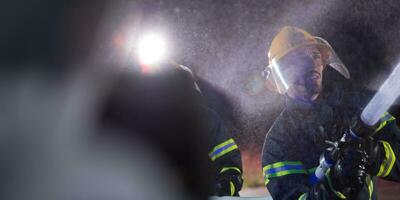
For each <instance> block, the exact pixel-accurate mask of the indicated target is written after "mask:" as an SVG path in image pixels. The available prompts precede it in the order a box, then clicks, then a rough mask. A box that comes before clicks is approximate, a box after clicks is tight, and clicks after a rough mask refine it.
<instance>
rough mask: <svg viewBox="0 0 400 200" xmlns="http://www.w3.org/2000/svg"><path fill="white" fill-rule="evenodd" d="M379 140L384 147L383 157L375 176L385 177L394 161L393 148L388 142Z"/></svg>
mask: <svg viewBox="0 0 400 200" xmlns="http://www.w3.org/2000/svg"><path fill="white" fill-rule="evenodd" d="M379 142H381V143H382V144H383V147H384V149H385V158H384V159H383V161H382V164H381V166H380V168H379V172H378V175H377V176H379V177H386V176H388V175H389V174H390V172H391V171H392V168H393V166H394V163H395V161H396V155H395V154H394V152H393V149H392V147H391V146H390V144H389V143H388V142H386V141H383V140H379Z"/></svg>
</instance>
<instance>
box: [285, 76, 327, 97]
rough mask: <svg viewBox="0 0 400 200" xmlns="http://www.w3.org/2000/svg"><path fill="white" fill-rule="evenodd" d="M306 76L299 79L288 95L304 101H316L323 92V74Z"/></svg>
mask: <svg viewBox="0 0 400 200" xmlns="http://www.w3.org/2000/svg"><path fill="white" fill-rule="evenodd" d="M311 74H312V73H308V74H305V75H304V76H301V77H299V78H298V79H297V80H296V81H294V84H293V85H292V86H291V87H290V89H289V91H288V95H289V96H291V97H294V98H296V99H300V100H302V101H314V100H316V99H317V98H318V96H319V94H320V93H321V92H322V74H320V75H311Z"/></svg>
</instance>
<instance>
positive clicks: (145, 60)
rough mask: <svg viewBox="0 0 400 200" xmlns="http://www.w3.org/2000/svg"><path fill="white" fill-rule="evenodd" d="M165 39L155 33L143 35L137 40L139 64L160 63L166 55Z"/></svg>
mask: <svg viewBox="0 0 400 200" xmlns="http://www.w3.org/2000/svg"><path fill="white" fill-rule="evenodd" d="M166 47H167V45H166V42H165V39H164V38H163V37H162V36H161V35H159V34H156V33H149V34H145V35H143V36H142V37H140V38H139V40H138V46H137V51H138V56H139V61H140V63H142V64H144V65H152V64H156V63H158V62H160V61H162V60H163V59H164V58H165V54H166Z"/></svg>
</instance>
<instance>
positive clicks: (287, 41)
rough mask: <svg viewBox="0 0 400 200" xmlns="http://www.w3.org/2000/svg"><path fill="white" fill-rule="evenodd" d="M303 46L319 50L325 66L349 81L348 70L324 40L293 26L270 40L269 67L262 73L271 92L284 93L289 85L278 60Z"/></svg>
mask: <svg viewBox="0 0 400 200" xmlns="http://www.w3.org/2000/svg"><path fill="white" fill-rule="evenodd" d="M305 46H315V47H317V48H318V49H319V50H320V52H321V54H322V58H323V60H324V62H325V63H326V65H329V66H331V67H332V68H334V69H335V70H336V71H338V72H339V73H340V74H342V75H343V76H344V77H345V78H347V79H350V73H349V70H348V69H347V68H346V66H345V65H344V64H343V62H342V61H341V60H340V59H339V57H338V56H337V55H336V53H335V51H334V50H333V49H332V47H331V45H329V43H328V42H327V41H326V40H324V39H322V38H320V37H315V36H312V35H311V34H310V33H308V32H306V31H305V30H303V29H300V28H297V27H293V26H285V27H284V28H282V30H281V31H280V32H279V33H278V34H277V35H276V36H275V38H274V39H273V40H272V43H271V46H270V48H269V51H268V59H269V60H268V61H269V65H268V66H267V67H266V69H265V70H264V73H267V74H265V75H266V78H267V81H268V82H269V83H270V86H271V85H272V86H273V88H271V89H272V90H274V91H277V92H279V93H281V94H284V93H286V91H287V90H288V89H289V87H290V85H291V83H290V82H288V80H286V79H285V77H284V75H283V74H282V73H281V69H280V67H284V66H279V65H278V63H279V60H280V59H282V58H283V57H284V56H286V55H287V54H288V53H290V52H292V51H294V50H296V49H298V48H300V47H305Z"/></svg>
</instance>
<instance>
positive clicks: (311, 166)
mask: <svg viewBox="0 0 400 200" xmlns="http://www.w3.org/2000/svg"><path fill="white" fill-rule="evenodd" d="M268 58H269V66H268V67H267V68H266V70H265V72H266V73H265V74H266V78H267V84H269V86H273V87H272V89H273V90H274V91H276V92H279V93H280V94H283V95H284V99H285V108H284V110H283V111H282V112H281V114H280V115H279V116H278V118H277V119H276V120H275V122H274V124H273V125H272V127H271V128H270V130H269V131H268V133H267V135H266V138H265V141H264V145H263V151H262V168H263V176H264V180H265V185H266V187H267V188H268V190H269V192H270V193H271V195H272V197H273V198H274V199H346V198H347V199H377V192H376V185H375V180H376V178H377V177H380V178H383V179H386V180H392V181H400V165H399V162H398V155H399V142H400V140H399V138H400V131H399V129H398V127H397V125H396V120H395V118H394V117H393V116H392V115H391V114H390V113H385V114H384V116H382V118H381V119H380V122H379V123H378V125H377V126H376V130H375V134H374V136H373V137H371V138H369V139H368V142H367V143H366V145H364V146H363V147H361V145H359V144H358V143H354V144H350V145H349V147H347V148H346V149H343V150H342V152H343V154H342V155H343V156H342V157H341V159H340V160H339V161H338V162H336V164H335V165H334V166H333V167H332V168H331V169H330V170H329V171H328V172H327V173H326V175H325V176H326V177H325V178H324V179H323V181H321V182H320V183H318V184H315V185H312V184H311V183H310V181H309V178H310V174H312V173H314V171H315V167H317V166H318V165H319V160H320V156H321V154H322V153H323V152H324V151H325V150H329V149H330V147H331V146H330V144H329V142H327V141H338V140H339V139H340V138H341V136H342V135H343V133H345V131H346V130H348V128H349V127H350V125H351V124H352V123H353V122H354V118H355V116H359V114H360V110H361V109H362V108H363V107H364V106H365V105H366V104H367V103H368V100H369V99H370V98H371V97H372V95H371V93H370V92H368V91H367V90H365V89H363V88H361V87H357V86H353V85H352V84H350V81H349V79H350V74H349V72H348V70H347V68H346V67H345V65H344V64H343V63H342V62H341V61H340V59H339V58H338V57H337V55H336V53H335V52H334V50H333V49H332V47H331V46H330V45H329V43H328V42H327V41H326V40H324V39H322V38H320V37H315V36H312V35H311V34H310V33H308V32H306V31H305V30H302V29H300V28H297V27H292V26H286V27H284V28H283V29H282V30H281V31H280V32H279V33H278V34H277V35H276V36H275V38H274V39H273V40H272V43H271V46H270V49H269V52H268ZM338 72H339V73H338ZM341 75H342V76H341ZM323 80H324V81H323Z"/></svg>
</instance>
